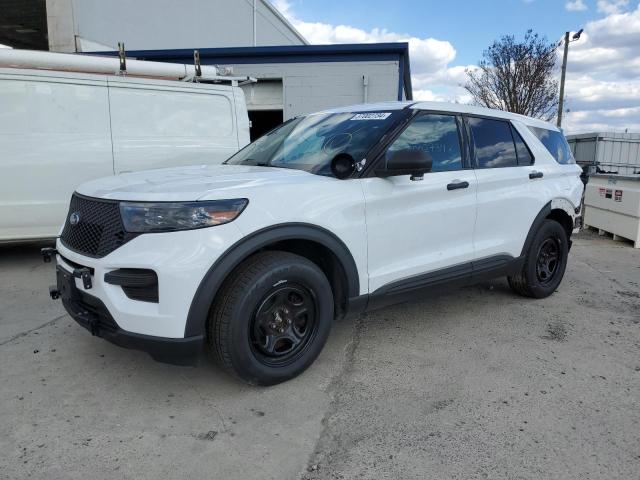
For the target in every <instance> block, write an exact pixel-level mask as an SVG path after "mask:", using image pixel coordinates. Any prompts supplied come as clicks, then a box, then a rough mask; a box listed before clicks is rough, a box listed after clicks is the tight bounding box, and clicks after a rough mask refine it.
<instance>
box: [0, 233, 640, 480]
mask: <svg viewBox="0 0 640 480" xmlns="http://www.w3.org/2000/svg"><path fill="white" fill-rule="evenodd" d="M52 282H53V266H52V265H45V264H42V263H41V261H40V258H39V256H38V254H37V248H36V247H4V248H1V249H0V369H1V370H0V385H2V387H1V389H0V452H2V453H1V454H0V478H7V479H17V478H42V479H45V478H46V479H85V478H92V479H103V478H104V479H107V478H109V479H111V478H135V479H138V478H211V479H236V478H237V479H243V480H247V479H254V478H255V479H270V478H273V479H304V478H311V479H333V478H345V479H351V478H363V479H376V480H377V479H385V478H388V479H414V478H415V479H472V478H480V479H483V478H489V479H510V480H511V479H536V480H538V479H546V478H549V479H551V478H553V479H558V478H562V479H565V478H569V479H572V478H575V479H581V480H585V479H596V478H601V479H607V480H610V479H632V478H639V477H640V250H634V249H633V248H631V247H630V246H629V244H627V243H618V242H614V241H613V240H611V239H608V238H600V237H598V236H597V235H594V234H592V233H588V232H587V233H583V234H581V235H580V236H578V237H577V238H575V242H574V247H573V249H572V252H571V257H570V262H569V268H568V270H567V274H566V276H565V279H564V282H563V283H562V284H561V286H560V289H559V291H558V292H557V293H556V294H554V295H553V296H552V297H550V298H548V299H546V300H529V299H523V298H520V297H517V296H515V295H514V294H512V293H511V292H510V291H509V289H508V286H507V284H506V281H504V280H497V281H494V282H491V283H485V284H482V285H479V286H476V287H473V288H468V289H465V290H457V291H452V292H450V293H448V294H446V295H442V296H439V297H436V298H434V299H430V300H426V301H423V302H421V303H420V302H419V303H412V304H404V305H399V306H396V307H391V308H387V309H384V310H380V311H378V312H375V313H370V314H368V315H366V316H363V317H361V318H359V319H357V320H352V321H342V322H338V323H336V324H335V326H334V329H333V332H332V335H331V338H330V339H329V342H328V344H327V346H326V347H325V349H324V352H323V353H322V355H321V356H320V358H319V359H318V361H317V362H316V363H315V364H314V365H313V366H312V367H311V368H310V369H309V370H308V371H307V372H306V373H305V374H303V375H302V376H301V377H299V378H297V379H294V380H292V381H290V382H288V383H286V384H283V385H279V386H276V387H271V388H257V387H249V386H245V385H242V384H240V383H238V382H237V381H235V380H233V379H231V378H230V377H228V376H227V375H225V374H224V373H223V372H221V371H220V370H219V369H218V368H217V367H216V366H215V365H211V364H206V365H202V366H200V367H198V368H188V367H173V366H168V365H163V364H159V363H156V362H154V361H153V360H151V358H149V357H147V356H146V355H145V354H143V353H139V352H134V351H128V350H123V349H120V348H117V347H115V346H113V345H110V344H108V343H106V342H104V341H103V340H100V339H98V338H93V337H91V336H90V335H89V333H88V332H87V331H86V330H84V329H82V328H80V327H79V326H77V325H76V324H75V323H74V322H73V321H72V320H71V319H70V318H69V317H68V316H66V315H65V314H64V312H63V310H62V308H61V305H60V303H59V302H53V301H51V300H49V299H48V295H47V286H48V285H49V284H50V283H52Z"/></svg>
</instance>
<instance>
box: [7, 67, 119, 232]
mask: <svg viewBox="0 0 640 480" xmlns="http://www.w3.org/2000/svg"><path fill="white" fill-rule="evenodd" d="M7 70H13V69H7ZM7 70H4V72H6V71H7ZM4 72H3V73H0V167H1V169H2V170H1V172H2V173H0V240H10V239H24V238H38V237H54V236H55V235H57V234H58V232H59V230H60V227H61V226H62V224H63V223H64V220H65V215H66V213H67V211H68V208H69V199H70V198H71V194H72V193H73V191H74V190H75V188H76V187H77V186H78V185H79V184H81V183H83V182H86V181H87V180H93V179H95V178H99V177H104V176H108V175H113V164H112V156H111V135H110V131H109V102H108V95H107V83H106V81H104V79H103V78H101V77H99V76H92V75H85V74H82V75H78V76H77V77H79V78H74V74H72V73H68V74H62V75H61V76H47V74H43V73H36V74H31V75H26V74H25V75H16V74H13V73H4ZM49 75H50V74H49Z"/></svg>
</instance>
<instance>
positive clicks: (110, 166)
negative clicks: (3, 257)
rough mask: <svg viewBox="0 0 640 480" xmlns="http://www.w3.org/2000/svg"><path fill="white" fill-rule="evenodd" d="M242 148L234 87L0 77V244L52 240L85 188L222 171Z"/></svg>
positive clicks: (245, 132) (242, 125) (85, 76)
mask: <svg viewBox="0 0 640 480" xmlns="http://www.w3.org/2000/svg"><path fill="white" fill-rule="evenodd" d="M51 55H56V54H51ZM140 63H142V62H140ZM234 83H235V84H237V82H234ZM247 143H249V119H248V115H247V108H246V104H245V99H244V94H243V93H242V89H241V88H239V87H237V86H232V85H228V84H205V83H192V82H185V81H177V80H158V79H150V78H134V77H130V76H119V75H116V74H115V72H114V74H111V75H104V74H90V73H78V72H68V71H50V70H36V69H20V68H0V242H3V241H13V240H26V239H39V238H51V237H55V236H56V235H57V234H58V233H59V228H60V225H61V224H62V223H63V222H64V218H65V214H66V213H67V208H68V205H69V198H71V194H72V193H73V191H74V188H75V187H76V186H77V185H79V184H81V183H83V182H85V181H87V180H92V179H95V178H99V177H104V176H108V175H117V174H119V173H123V172H131V171H136V170H143V169H147V168H152V167H153V168H158V167H164V166H180V165H187V164H193V163H194V162H197V163H202V164H216V163H221V162H222V161H224V160H225V159H227V158H228V157H230V156H231V155H232V154H234V153H235V152H236V151H238V150H239V149H240V148H241V147H243V146H244V145H246V144H247Z"/></svg>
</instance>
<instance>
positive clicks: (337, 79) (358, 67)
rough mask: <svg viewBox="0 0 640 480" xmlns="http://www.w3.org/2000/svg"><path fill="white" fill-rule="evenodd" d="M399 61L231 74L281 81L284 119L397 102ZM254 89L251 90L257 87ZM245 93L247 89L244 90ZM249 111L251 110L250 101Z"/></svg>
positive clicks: (259, 67) (267, 67) (246, 69)
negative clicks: (364, 78) (324, 110)
mask: <svg viewBox="0 0 640 480" xmlns="http://www.w3.org/2000/svg"><path fill="white" fill-rule="evenodd" d="M398 63H399V62H398V61H362V62H321V63H280V64H242V65H231V66H233V73H234V75H247V76H252V77H256V78H258V84H257V85H256V87H257V88H260V79H282V85H283V110H284V119H285V120H287V119H289V118H292V117H295V116H297V115H301V114H306V113H311V112H315V111H318V110H323V109H326V108H332V107H339V106H345V105H352V104H358V103H364V102H365V88H364V84H363V76H366V77H367V78H368V87H367V99H366V101H367V103H373V102H383V101H390V100H397V99H398V67H399V66H398ZM256 87H254V88H256ZM245 88H246V89H247V91H248V89H249V88H250V87H245ZM247 100H248V101H249V108H251V104H250V99H249V98H248V99H247Z"/></svg>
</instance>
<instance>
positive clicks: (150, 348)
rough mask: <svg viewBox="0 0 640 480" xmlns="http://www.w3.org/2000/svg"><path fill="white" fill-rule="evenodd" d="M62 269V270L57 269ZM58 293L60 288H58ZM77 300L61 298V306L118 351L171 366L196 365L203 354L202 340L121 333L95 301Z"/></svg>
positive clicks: (80, 297) (81, 295) (83, 295)
mask: <svg viewBox="0 0 640 480" xmlns="http://www.w3.org/2000/svg"><path fill="white" fill-rule="evenodd" d="M58 268H62V267H58ZM58 288H59V289H60V288H61V286H60V285H58ZM75 293H76V294H77V298H74V299H71V298H69V297H67V298H65V297H64V296H63V297H62V305H63V306H64V308H65V310H66V311H67V312H68V313H69V315H70V316H71V318H73V319H74V320H75V321H76V322H78V324H80V325H81V326H82V327H84V328H86V329H87V330H89V331H90V332H91V334H92V335H95V336H98V337H100V338H103V339H105V340H107V341H108V342H111V343H113V344H115V345H118V346H119V347H123V348H130V349H134V350H141V351H144V352H147V353H148V354H149V355H151V357H152V358H153V359H154V360H157V361H159V362H163V363H170V364H172V365H195V364H196V363H198V360H199V358H200V356H201V354H202V352H203V348H204V336H203V335H198V336H196V337H188V338H162V337H153V336H150V335H142V334H139V333H132V332H127V331H125V330H122V329H121V328H120V327H119V326H118V324H117V323H116V322H115V320H114V319H113V317H112V316H111V314H110V313H109V311H108V310H107V307H105V305H104V303H102V302H101V301H100V300H99V299H98V298H96V297H93V296H91V295H88V294H86V293H84V292H80V291H77V292H75Z"/></svg>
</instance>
